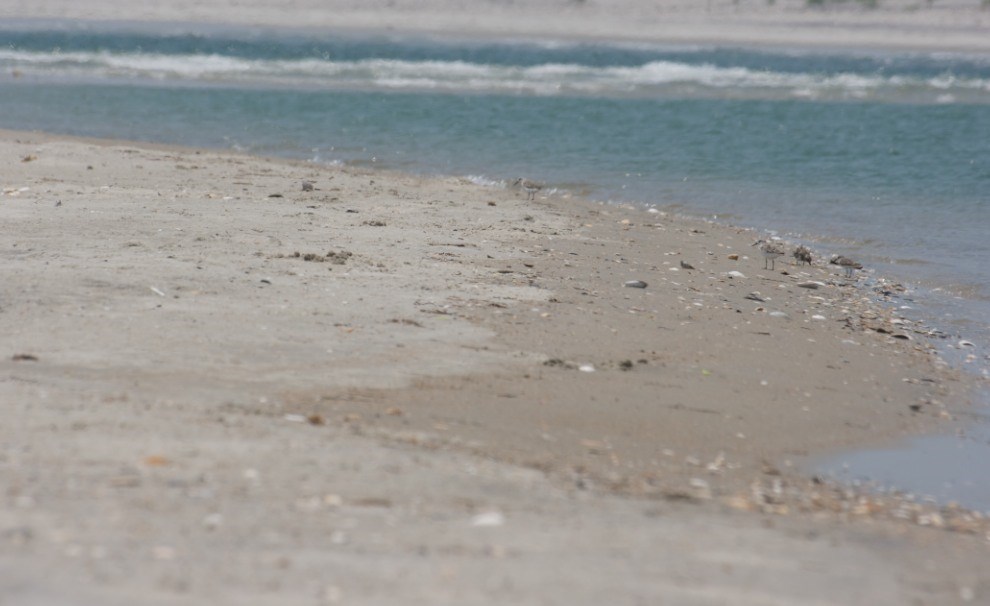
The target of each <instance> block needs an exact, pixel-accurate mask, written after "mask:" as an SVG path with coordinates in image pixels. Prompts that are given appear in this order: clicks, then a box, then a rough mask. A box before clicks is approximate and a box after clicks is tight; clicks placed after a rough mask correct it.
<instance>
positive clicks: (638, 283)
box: [624, 280, 648, 288]
mask: <svg viewBox="0 0 990 606" xmlns="http://www.w3.org/2000/svg"><path fill="white" fill-rule="evenodd" d="M624 286H626V287H627V288H646V287H647V286H648V284H647V283H646V282H643V281H642V280H629V281H628V282H626V283H625V284H624Z"/></svg>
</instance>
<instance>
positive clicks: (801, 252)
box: [791, 246, 811, 265]
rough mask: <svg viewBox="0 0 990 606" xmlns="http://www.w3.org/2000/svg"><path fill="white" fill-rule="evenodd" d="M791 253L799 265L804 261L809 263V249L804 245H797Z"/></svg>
mask: <svg viewBox="0 0 990 606" xmlns="http://www.w3.org/2000/svg"><path fill="white" fill-rule="evenodd" d="M791 254H792V255H794V259H796V260H797V262H798V264H799V265H804V264H805V263H807V264H808V265H811V251H810V250H808V249H807V248H805V247H804V246H798V247H797V248H795V249H794V252H793V253H791Z"/></svg>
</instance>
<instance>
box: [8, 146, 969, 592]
mask: <svg viewBox="0 0 990 606" xmlns="http://www.w3.org/2000/svg"><path fill="white" fill-rule="evenodd" d="M0 161H2V162H3V165H4V166H5V167H7V170H6V171H5V174H4V179H5V181H4V183H3V187H4V195H3V196H2V197H0V217H2V219H3V222H4V225H5V230H4V236H3V241H2V250H3V254H4V256H5V263H4V283H5V289H4V294H3V300H2V301H0V324H2V330H3V334H5V335H6V338H5V342H4V349H5V352H4V353H3V357H2V360H0V372H2V376H3V380H2V381H0V400H2V401H4V402H6V403H7V405H8V407H7V411H8V416H9V418H10V419H12V420H13V422H11V423H5V424H3V425H2V429H0V443H2V444H3V450H2V453H0V454H2V457H3V459H2V463H3V468H4V477H5V493H4V498H3V501H2V505H0V531H2V533H3V539H2V540H3V541H4V544H5V549H4V550H3V552H4V554H5V555H4V556H2V559H3V562H4V569H5V570H7V571H10V572H7V573H6V574H4V575H0V593H2V594H3V595H4V596H5V597H7V598H9V599H12V600H13V602H14V603H73V604H90V603H92V604H96V603H99V604H107V603H117V602H119V603H173V602H176V603H179V602H181V603H184V604H189V603H210V604H220V603H231V604H234V603H237V604H249V603H250V604H254V603H257V604H264V603H269V602H271V603H279V604H287V603H300V604H303V603H306V604H308V603H314V601H315V602H316V603H337V602H339V603H348V602H351V603H355V602H356V603H395V601H396V600H399V601H402V602H403V603H424V604H426V603H430V604H435V603H459V604H464V603H490V602H493V601H496V602H505V601H509V602H514V603H515V602H525V601H527V600H528V601H533V602H539V603H558V602H559V603H575V602H577V603H582V602H583V603H601V602H603V601H608V602H617V603H635V602H636V601H637V600H640V601H642V600H646V601H655V600H659V599H664V600H669V601H672V602H673V603H684V604H695V603H698V604H706V603H725V602H729V603H789V604H804V603H807V604H817V603H843V604H849V603H864V604H865V603H871V604H878V603H880V604H883V603H889V604H899V603H904V602H905V601H910V600H911V599H917V600H920V601H922V602H925V601H928V600H931V601H932V602H933V603H935V602H937V603H952V602H953V601H959V600H962V599H963V598H966V597H967V596H971V595H982V592H983V591H985V588H986V582H987V581H986V578H985V574H986V573H985V570H984V567H982V566H981V565H980V562H981V561H984V560H983V558H985V556H986V550H987V539H986V536H985V534H986V532H987V528H986V525H985V522H984V520H983V519H982V518H979V517H976V516H974V515H972V514H970V513H968V512H964V511H957V510H953V509H951V508H950V509H942V510H936V509H934V508H933V507H930V506H923V505H918V504H913V503H910V502H907V501H904V500H897V499H892V498H885V499H880V498H878V497H877V498H867V497H863V496H862V495H858V494H855V493H853V492H852V491H847V490H845V489H842V488H838V487H832V486H827V485H820V484H816V483H815V481H813V479H811V478H807V477H805V476H804V475H803V474H802V473H800V472H799V471H798V470H796V469H795V468H794V467H793V465H794V463H796V462H797V461H799V460H800V458H801V457H803V456H805V455H808V454H815V453H821V452H826V451H828V450H831V449H836V448H840V447H843V446H848V445H853V444H862V443H875V442H877V441H882V440H885V439H893V438H896V437H898V436H903V435H907V434H911V433H917V432H921V431H930V430H932V429H947V428H951V418H952V416H953V414H954V412H955V410H956V409H958V408H960V407H965V405H966V404H965V403H966V397H965V394H966V392H967V389H968V385H967V383H966V382H965V381H964V380H961V379H960V377H957V376H955V375H954V374H953V373H952V372H950V371H948V370H946V369H945V368H944V367H942V366H941V365H939V364H938V363H937V362H938V360H937V357H936V356H935V355H934V354H933V353H932V352H931V350H930V346H929V345H928V344H926V342H925V340H924V338H923V337H922V334H920V333H923V332H924V331H925V329H924V327H922V326H916V325H911V324H900V323H897V322H895V321H893V320H895V318H893V317H892V315H891V313H890V312H889V311H887V310H885V309H884V308H882V307H880V306H879V305H877V304H876V298H877V295H876V293H874V292H871V291H869V290H868V289H865V288H864V287H863V286H862V285H860V284H859V282H858V281H856V280H847V279H846V278H844V276H843V275H842V272H841V270H840V269H839V268H837V267H835V266H828V265H827V264H823V263H822V261H821V260H818V261H817V262H816V263H815V265H813V266H810V267H809V266H797V265H795V264H794V262H793V260H792V259H790V258H781V259H778V260H777V261H776V269H775V270H766V269H764V261H763V259H762V258H761V257H760V255H759V253H758V251H757V249H756V248H753V247H752V246H750V245H751V243H752V242H753V241H754V240H755V239H756V237H758V236H759V235H760V234H756V233H753V232H749V231H745V230H737V229H733V228H729V227H724V226H718V225H714V224H710V223H707V222H704V221H699V220H693V219H687V218H683V217H677V216H674V215H671V214H667V213H665V212H662V211H661V212H648V211H645V210H642V209H631V208H618V207H607V206H603V205H599V204H594V203H590V202H586V201H583V200H580V199H575V198H569V197H564V196H561V195H551V194H547V193H544V192H540V194H539V195H537V197H536V198H537V199H536V200H533V201H529V200H527V195H526V193H525V192H523V191H519V190H513V189H501V188H494V187H481V186H478V185H475V184H472V183H469V182H466V181H463V180H459V179H456V178H447V179H427V178H420V177H413V176H409V175H402V174H393V173H386V172H369V171H364V170H359V169H350V168H328V167H322V166H315V165H311V164H306V163H294V162H288V161H282V160H271V159H264V158H252V157H246V156H238V155H234V154H227V153H216V152H210V151H200V150H188V149H177V148H167V147H156V146H150V145H137V144H129V143H114V142H101V141H84V140H74V139H69V138H53V137H49V136H45V135H39V134H25V133H9V132H8V133H4V135H3V137H2V141H0ZM303 182H310V183H312V189H311V190H310V191H304V189H303V186H302V184H303ZM307 189H309V188H307ZM681 261H684V262H686V263H688V264H689V265H691V266H692V267H693V268H694V269H685V268H683V267H682V266H681ZM733 272H737V273H733ZM630 281H642V282H645V283H646V287H645V288H636V287H631V286H626V283H627V282H630ZM809 283H817V284H815V286H817V288H806V287H802V286H800V284H805V285H806V286H807V285H808V284H809ZM903 337H907V338H903ZM932 527H935V528H932ZM946 529H951V530H954V531H955V532H948V531H946ZM918 570H921V571H922V572H917V571H918ZM864 571H868V572H867V573H864ZM908 571H911V572H910V574H909V573H908ZM53 577H54V578H56V579H57V580H56V581H55V582H52V580H51V579H52V578H53ZM977 591H979V592H981V593H979V594H976V593H974V592H977Z"/></svg>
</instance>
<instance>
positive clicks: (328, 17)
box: [0, 0, 990, 52]
mask: <svg viewBox="0 0 990 606" xmlns="http://www.w3.org/2000/svg"><path fill="white" fill-rule="evenodd" d="M867 4H868V3H867V2H857V1H853V0H846V1H842V0H839V1H830V0H825V2H824V3H823V6H822V7H815V6H809V3H808V2H807V1H806V0H775V1H767V0H656V1H650V2H644V1H643V0H607V1H606V0H173V1H170V2H133V1H132V0H86V1H85V2H79V1H77V0H5V2H3V3H0V19H4V18H7V19H13V18H18V19H21V18H48V19H82V20H103V21H118V20H125V21H151V22H167V21H171V22H177V23H180V22H195V23H200V24H206V23H214V24H238V25H250V26H278V27H303V28H316V29H336V30H364V31H368V30H372V31H382V30H388V31H394V32H417V33H429V34H441V35H461V36H471V37H475V36H479V35H481V36H497V37H517V38H535V39H545V38H584V39H608V40H627V41H650V42H661V43H715V44H734V45H739V44H746V45H764V44H771V45H784V46H795V47H809V46H821V47H833V48H834V47H838V48H844V49H849V48H857V47H858V48H893V49H909V50H913V49H929V50H948V51H975V52H987V51H990V9H988V8H987V7H984V6H983V5H982V2H981V0H932V1H930V2H929V1H925V0H880V1H879V2H878V7H879V8H876V9H871V8H866V6H867Z"/></svg>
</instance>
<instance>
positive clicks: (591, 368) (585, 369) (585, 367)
mask: <svg viewBox="0 0 990 606" xmlns="http://www.w3.org/2000/svg"><path fill="white" fill-rule="evenodd" d="M578 370H580V371H581V372H595V365H594V364H582V365H580V366H578Z"/></svg>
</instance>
